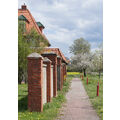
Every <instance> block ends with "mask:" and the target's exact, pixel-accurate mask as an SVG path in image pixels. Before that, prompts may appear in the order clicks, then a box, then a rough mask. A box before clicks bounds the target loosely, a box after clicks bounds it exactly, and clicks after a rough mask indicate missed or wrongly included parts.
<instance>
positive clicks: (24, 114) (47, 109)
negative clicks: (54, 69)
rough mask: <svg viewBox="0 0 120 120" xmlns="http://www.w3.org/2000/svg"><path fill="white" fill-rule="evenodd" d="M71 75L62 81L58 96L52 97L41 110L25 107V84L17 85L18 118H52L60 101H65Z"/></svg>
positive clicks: (28, 119)
mask: <svg viewBox="0 0 120 120" xmlns="http://www.w3.org/2000/svg"><path fill="white" fill-rule="evenodd" d="M72 77H73V76H71V75H68V77H67V79H66V81H65V82H64V85H63V89H62V91H58V96H57V97H56V98H53V99H52V102H50V103H46V104H45V105H44V109H43V112H41V113H40V112H30V111H29V110H28V109H27V95H28V91H27V84H22V85H18V120H54V119H55V118H56V117H57V115H58V113H59V108H61V106H62V103H64V102H65V101H66V98H65V94H66V93H67V92H68V90H69V87H70V80H71V79H72Z"/></svg>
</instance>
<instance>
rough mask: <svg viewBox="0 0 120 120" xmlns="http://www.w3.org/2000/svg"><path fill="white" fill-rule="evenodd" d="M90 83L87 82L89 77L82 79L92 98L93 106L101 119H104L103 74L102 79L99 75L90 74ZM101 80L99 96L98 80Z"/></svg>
mask: <svg viewBox="0 0 120 120" xmlns="http://www.w3.org/2000/svg"><path fill="white" fill-rule="evenodd" d="M87 76H88V81H89V83H88V85H87V84H86V80H87V77H86V78H84V80H82V82H83V84H84V86H85V89H86V91H87V94H88V96H89V98H90V101H91V103H92V105H93V107H94V108H95V109H96V112H97V114H98V116H99V117H100V119H101V120H103V76H102V77H101V79H99V77H98V76H97V75H90V74H88V75H87ZM98 81H99V96H98V97H97V95H96V94H97V93H96V91H97V82H98Z"/></svg>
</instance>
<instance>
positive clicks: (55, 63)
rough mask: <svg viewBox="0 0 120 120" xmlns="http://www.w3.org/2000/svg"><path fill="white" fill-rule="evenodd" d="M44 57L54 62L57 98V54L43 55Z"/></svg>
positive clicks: (54, 91) (55, 94)
mask: <svg viewBox="0 0 120 120" xmlns="http://www.w3.org/2000/svg"><path fill="white" fill-rule="evenodd" d="M42 56H43V57H47V58H48V59H50V60H51V61H52V65H53V96H54V97H56V96H57V54H56V53H43V54H42Z"/></svg>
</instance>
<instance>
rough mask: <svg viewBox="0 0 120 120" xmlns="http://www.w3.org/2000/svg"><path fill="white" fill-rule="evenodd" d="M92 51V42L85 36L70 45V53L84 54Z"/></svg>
mask: <svg viewBox="0 0 120 120" xmlns="http://www.w3.org/2000/svg"><path fill="white" fill-rule="evenodd" d="M89 52H90V44H89V42H88V41H86V40H85V39H84V38H80V39H77V40H74V43H73V44H72V45H71V46H70V53H73V54H74V55H76V54H80V53H82V54H84V53H89Z"/></svg>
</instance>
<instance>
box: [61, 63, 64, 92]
mask: <svg viewBox="0 0 120 120" xmlns="http://www.w3.org/2000/svg"><path fill="white" fill-rule="evenodd" d="M63 79H64V78H63V65H62V64H61V90H62V88H63Z"/></svg>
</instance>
